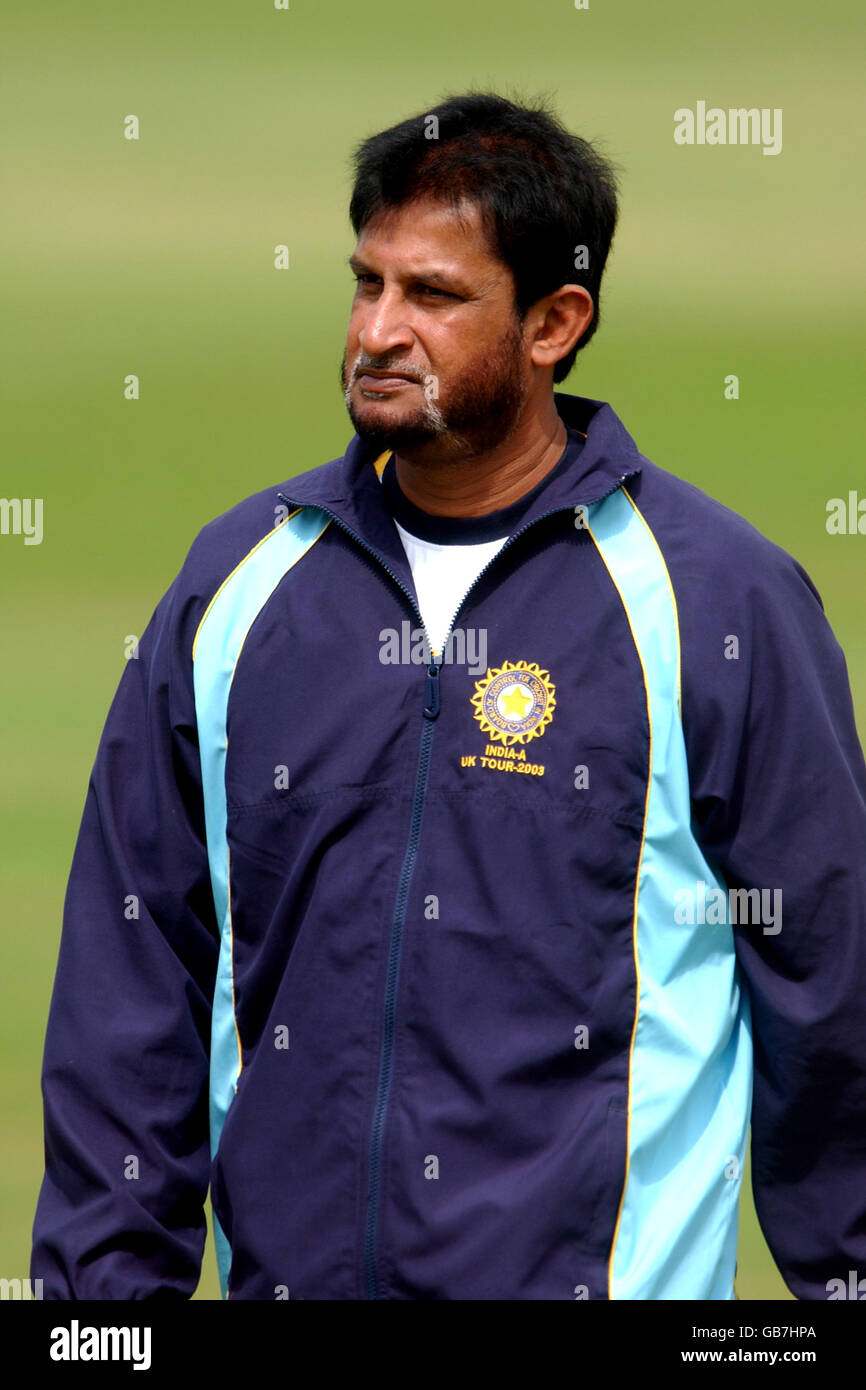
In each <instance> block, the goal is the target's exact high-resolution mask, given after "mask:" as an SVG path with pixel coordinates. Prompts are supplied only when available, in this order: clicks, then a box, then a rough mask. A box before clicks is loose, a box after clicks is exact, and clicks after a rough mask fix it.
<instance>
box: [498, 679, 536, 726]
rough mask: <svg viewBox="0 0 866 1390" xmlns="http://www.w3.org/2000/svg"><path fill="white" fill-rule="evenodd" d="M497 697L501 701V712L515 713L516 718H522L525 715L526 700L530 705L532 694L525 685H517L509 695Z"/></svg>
mask: <svg viewBox="0 0 866 1390" xmlns="http://www.w3.org/2000/svg"><path fill="white" fill-rule="evenodd" d="M499 698H500V700H501V701H502V712H503V714H516V715H517V718H518V719H523V718H524V717H525V715H526V710H527V701H529V704H530V705H531V704H532V702H533V699H534V696H533V695H532V694H531V693H530V692H529V691H528V690H527V689H526V686H525V685H518V686H516V687H515V689H514V690H512V691H511V693H510V694H509V695H500V697H499Z"/></svg>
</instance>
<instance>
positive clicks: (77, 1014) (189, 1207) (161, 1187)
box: [31, 580, 218, 1299]
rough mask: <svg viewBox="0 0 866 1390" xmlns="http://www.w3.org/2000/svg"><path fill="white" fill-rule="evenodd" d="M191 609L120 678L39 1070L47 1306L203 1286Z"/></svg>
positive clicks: (201, 1009)
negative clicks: (53, 1302)
mask: <svg viewBox="0 0 866 1390" xmlns="http://www.w3.org/2000/svg"><path fill="white" fill-rule="evenodd" d="M195 607H196V604H195V603H192V602H190V601H186V602H184V601H183V600H182V599H181V598H180V586H179V580H175V582H174V584H173V585H172V586H171V588H170V589H169V590H168V592H167V594H166V595H165V596H164V598H163V599H162V601H161V602H160V604H159V605H158V607H157V609H156V611H155V613H154V615H153V617H152V618H151V620H150V623H149V624H148V626H147V628H146V630H145V632H144V633H143V635H142V637H141V640H140V642H139V645H138V655H137V657H131V658H130V659H129V660H128V661H127V665H126V669H125V671H124V673H123V676H122V678H121V680H120V684H119V686H118V689H117V693H116V695H115V697H114V701H113V703H112V705H111V709H110V711H109V714H108V718H107V721H106V724H105V728H104V730H103V733H102V738H101V741H100V743H99V747H98V751H97V755H96V760H95V764H94V767H93V771H92V775H91V778H90V783H89V786H88V790H87V796H86V801H85V806H84V813H83V817H82V820H81V826H80V830H79V834H78V839H77V843H76V847H75V851H74V856H73V861H72V867H71V871H70V876H69V881H68V887H67V892H66V899H65V904H64V914H63V928H62V934H61V943H60V953H59V959H58V964H57V971H56V976H55V981H54V989H53V994H52V999H51V1006H50V1011H49V1018H48V1028H47V1035H46V1041H45V1050H44V1059H43V1069H42V1092H43V1100H44V1120H45V1174H44V1179H43V1182H42V1188H41V1192H40V1195H39V1201H38V1206H37V1209H36V1216H35V1222H34V1228H33V1253H32V1263H31V1277H32V1278H35V1279H42V1280H43V1292H42V1296H43V1297H44V1298H50V1299H146V1298H162V1297H169V1298H171V1297H173V1298H189V1297H190V1296H191V1294H192V1293H193V1292H194V1290H195V1287H196V1285H197V1283H198V1279H199V1273H200V1267H201V1259H202V1252H203V1248H204V1240H205V1230H206V1224H205V1216H204V1200H205V1197H206V1193H207V1188H208V1181H209V1175H210V1158H209V1140H208V1069H209V1063H208V1057H209V1047H210V1041H209V1039H210V1012H211V1000H212V997H213V987H214V978H215V972H216V963H217V955H218V932H217V926H216V922H215V913H214V906H213V898H212V894H211V886H210V879H209V873H208V862H207V854H206V846H205V835H204V811H203V805H202V790H201V774H200V765H199V755H198V747H197V736H196V723H195V707H194V698H193V685H192V661H191V645H192V635H191V632H190V624H191V622H193V621H194V619H195V614H194V612H193V611H192V610H193V609H194V608H195Z"/></svg>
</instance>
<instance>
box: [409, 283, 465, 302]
mask: <svg viewBox="0 0 866 1390" xmlns="http://www.w3.org/2000/svg"><path fill="white" fill-rule="evenodd" d="M418 288H419V289H420V291H421V293H422V294H428V295H432V296H433V298H434V299H456V298H457V295H456V294H451V293H450V292H449V291H448V290H440V289H439V288H438V287H437V286H436V285H419V287H418Z"/></svg>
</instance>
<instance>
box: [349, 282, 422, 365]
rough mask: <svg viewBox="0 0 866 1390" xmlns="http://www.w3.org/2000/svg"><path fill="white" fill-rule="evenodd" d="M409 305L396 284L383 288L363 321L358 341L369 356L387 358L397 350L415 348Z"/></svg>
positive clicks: (368, 308) (367, 310)
mask: <svg viewBox="0 0 866 1390" xmlns="http://www.w3.org/2000/svg"><path fill="white" fill-rule="evenodd" d="M405 307H406V306H405V300H404V298H403V295H402V293H401V291H400V289H399V288H398V287H397V286H396V285H393V286H391V287H390V288H387V289H383V290H382V293H381V294H380V295H378V296H377V298H376V300H375V303H373V304H370V305H369V306H368V307H367V309H366V313H365V317H364V318H363V320H362V322H361V328H360V332H359V333H358V343H359V345H360V347H361V350H362V352H365V353H366V354H367V356H368V357H384V356H386V354H388V353H391V352H394V351H396V350H400V351H404V350H406V349H410V350H411V348H412V344H413V342H414V336H413V334H412V330H411V328H410V327H409V325H408V323H407V322H406V318H405V312H404V311H405Z"/></svg>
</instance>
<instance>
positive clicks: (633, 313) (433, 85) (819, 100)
mask: <svg viewBox="0 0 866 1390" xmlns="http://www.w3.org/2000/svg"><path fill="white" fill-rule="evenodd" d="M3 50H4V53H5V60H6V78H5V83H4V90H3V93H2V97H0V111H2V121H3V127H4V130H5V132H6V137H5V145H6V161H5V166H6V167H5V173H4V176H3V178H4V185H5V186H4V192H3V201H2V206H3V217H2V225H0V238H2V255H3V274H2V289H0V296H2V299H0V312H2V321H3V323H4V325H5V333H4V334H3V341H2V364H0V365H2V370H0V389H2V392H3V394H4V396H5V397H6V400H5V409H4V410H3V413H2V445H3V448H2V459H3V468H2V488H0V491H2V494H3V495H4V496H6V497H42V498H43V499H44V528H45V530H44V539H43V542H42V544H41V545H39V546H25V545H24V544H23V538H22V537H20V536H0V581H2V594H3V672H4V679H3V681H2V694H0V699H2V718H0V739H2V767H3V789H2V802H0V815H2V826H0V836H2V844H3V851H4V853H3V865H2V874H3V881H2V900H3V904H4V908H5V925H4V929H3V932H2V952H3V957H2V962H0V965H2V969H0V981H2V1003H0V1031H2V1058H3V1066H2V1069H0V1087H2V1116H3V1123H2V1139H0V1143H2V1149H0V1273H2V1274H3V1275H4V1276H8V1277H14V1276H25V1275H26V1274H27V1273H28V1267H29V1241H30V1228H31V1223H32V1218H33V1211H34V1208H35V1203H36V1197H37V1192H38V1187H39V1182H40V1180H41V1170H42V1130H41V1101H40V1095H39V1069H40V1060H41V1048H42V1038H43V1031H44V1025H45V1016H46V1012H47V1008H48V1002H49V995H50V989H51V983H52V979H53V972H54V966H55V961H56V953H57V945H58V938H59V929H60V920H61V911H62V903H63V894H64V889H65V881H66V876H67V873H68V870H69V863H70V859H71V855H72V850H73V846H74V841H75V835H76V832H77V828H78V820H79V817H80V814H81V810H82V807H83V803H84V794H85V790H86V786H87V779H88V775H89V771H90V767H91V764H92V760H93V756H94V754H95V750H96V744H97V741H98V738H99V733H100V730H101V727H102V722H103V720H104V718H105V714H106V712H107V709H108V705H109V703H110V700H111V697H112V694H113V692H114V689H115V686H116V684H117V681H118V680H119V678H120V675H121V672H122V669H123V664H124V655H123V654H124V640H125V638H126V636H127V635H128V634H140V633H141V632H142V630H143V628H144V626H145V625H146V623H147V620H148V618H149V617H150V614H151V612H152V610H153V608H154V607H155V605H156V602H157V600H158V598H159V597H160V596H161V594H162V593H163V592H164V590H165V589H166V588H167V587H168V585H169V583H170V582H171V580H172V578H173V577H174V575H175V573H176V571H177V570H178V568H179V567H180V564H181V562H182V560H183V558H184V555H185V553H186V550H187V548H188V546H189V544H190V543H191V541H192V539H193V537H194V535H195V534H196V532H197V531H198V530H199V528H200V527H201V526H203V525H204V524H205V522H207V521H208V520H209V519H210V518H212V517H213V516H215V515H217V514H218V513H220V512H222V511H224V510H226V509H227V508H228V507H230V506H231V505H233V503H235V502H236V501H238V500H239V499H240V498H242V497H244V496H246V495H247V494H249V493H251V492H253V491H255V490H257V489H259V488H263V487H265V486H267V485H269V484H272V483H279V482H281V481H283V480H285V479H287V478H289V477H290V476H291V475H292V474H294V473H296V472H299V471H301V470H303V469H306V468H310V467H312V466H313V465H315V464H318V463H321V462H324V461H325V460H327V459H329V458H332V457H335V456H336V455H338V454H340V453H342V452H343V449H344V447H345V445H346V443H347V441H348V439H349V438H350V436H351V426H350V424H349V421H348V417H347V416H346V414H345V410H344V406H343V401H342V397H341V395H340V392H339V389H338V386H337V372H338V364H339V360H340V356H341V353H342V346H343V337H344V333H345V323H346V316H347V311H348V306H349V300H350V293H351V290H350V286H351V279H350V275H349V272H348V270H347V269H346V268H345V265H344V261H345V257H346V256H347V255H348V253H349V251H350V250H351V249H352V245H353V238H352V236H351V232H350V229H349V224H348V219H347V216H346V207H347V202H348V195H349V187H350V183H349V152H350V150H351V148H352V146H353V145H354V144H355V143H356V141H358V140H359V139H360V138H362V137H363V136H365V135H367V134H370V133H371V132H373V131H374V130H377V129H380V128H382V127H383V126H385V125H388V124H391V123H393V122H394V121H396V120H398V119H402V118H404V117H405V116H408V115H411V114H414V113H417V112H423V111H425V110H427V109H429V108H430V107H431V106H432V105H434V104H435V102H436V101H438V100H440V99H441V98H442V97H443V96H445V95H447V94H448V93H450V92H455V91H461V90H465V89H467V88H468V87H470V86H474V87H482V88H490V89H494V90H498V91H501V92H503V93H504V94H505V95H512V96H513V95H517V96H518V97H519V96H521V95H526V96H532V95H537V94H540V93H547V94H548V95H549V96H550V97H551V98H552V100H553V101H554V103H555V105H556V107H557V109H558V111H559V113H560V115H561V116H562V117H563V119H564V120H565V121H566V123H567V124H568V125H569V126H570V127H571V128H572V129H573V130H575V131H576V132H577V133H579V134H581V135H583V136H585V137H587V138H589V139H593V140H598V141H599V143H600V145H601V147H602V149H603V150H604V151H605V152H606V153H607V154H609V155H610V156H612V157H613V158H614V159H615V160H616V161H618V163H619V164H620V165H621V167H622V176H621V177H622V215H621V223H620V229H619V231H618V234H617V238H616V242H615V246H614V251H613V254H612V257H611V260H610V262H609V264H608V270H607V273H606V279H605V284H604V287H603V292H602V323H601V327H600V329H599V331H598V333H597V335H596V338H595V340H594V342H593V343H592V345H591V346H590V347H589V348H587V350H586V352H585V353H581V354H580V355H579V357H578V361H577V366H576V368H575V370H574V372H573V373H572V375H571V377H570V378H569V381H568V382H567V383H566V384H565V385H564V386H563V387H562V388H560V389H565V390H569V391H572V392H574V393H577V394H581V395H586V396H592V397H596V398H600V399H603V400H608V401H610V402H611V404H612V405H613V407H614V408H615V410H616V411H617V412H618V413H619V414H620V416H621V417H622V419H623V420H624V422H625V424H626V426H627V428H628V429H629V430H630V432H631V433H632V434H633V435H634V436H635V438H636V439H637V442H638V445H639V447H640V448H641V449H642V450H643V452H644V453H646V454H648V455H649V456H650V457H651V458H653V459H654V460H655V461H656V462H657V463H659V464H661V465H662V466H663V467H665V468H668V469H670V470H672V471H674V472H676V473H679V474H680V475H682V476H684V477H686V478H688V479H690V480H691V481H693V482H694V483H696V484H697V485H698V486H700V487H702V488H704V489H705V490H706V491H707V492H709V493H711V494H712V495H713V496H715V497H718V498H720V499H721V500H722V501H723V502H725V503H726V504H727V505H728V506H730V507H732V508H734V509H735V510H736V511H738V512H740V513H741V514H743V515H745V516H746V517H748V518H749V519H750V520H751V521H752V522H754V524H755V525H756V526H758V527H759V528H760V529H761V530H762V531H763V532H764V533H765V534H766V535H768V536H770V537H771V538H772V539H773V540H774V541H776V542H778V543H779V544H780V545H782V546H784V547H785V549H787V550H789V551H790V552H791V553H793V554H794V555H795V556H796V557H797V559H798V560H800V562H801V563H802V564H803V565H804V566H805V567H806V569H807V570H808V572H809V573H810V575H811V577H812V579H813V580H814V582H815V584H816V585H817V587H818V589H819V591H820V592H821V594H822V597H823V600H824V604H825V608H826V611H827V614H828V616H829V618H830V621H831V623H832V624H833V627H834V629H835V632H836V634H837V636H838V638H839V640H840V642H841V644H842V646H843V648H844V650H845V652H846V654H847V658H848V664H849V671H850V675H851V683H852V689H853V693H854V698H855V704H856V707H857V711H858V717H859V721H860V729H861V735H862V732H863V729H864V721H866V632H864V622H863V615H864V574H866V537H864V536H833V537H831V536H829V535H828V534H827V531H826V529H825V516H826V511H825V508H826V503H827V499H828V498H830V497H835V496H843V497H844V496H846V495H847V493H848V491H849V489H852V488H858V487H859V489H860V496H861V497H862V496H866V469H864V467H863V449H862V423H861V418H860V411H859V405H860V396H861V391H862V386H861V381H860V376H859V367H860V365H861V364H862V362H863V356H864V352H863V349H864V343H863V338H862V329H861V325H862V322H863V304H862V286H863V279H862V275H860V274H859V271H860V259H859V258H860V254H861V244H862V237H861V227H862V223H863V213H864V194H863V190H862V186H860V187H858V186H857V184H856V183H855V181H854V179H853V178H852V169H854V168H856V167H859V164H860V161H861V159H862V146H861V142H860V139H859V131H860V126H861V124H862V120H863V102H862V95H861V92H862V70H863V56H864V55H863V39H862V12H861V9H860V7H859V6H858V5H856V4H855V3H853V0H849V3H837V4H835V5H833V6H832V7H828V6H821V5H814V4H812V3H806V0H795V3H781V0H778V2H776V0H774V3H764V4H762V5H761V6H760V8H759V9H758V10H756V9H755V7H754V5H753V4H752V0H731V3H728V4H726V5H725V6H700V7H696V6H695V5H694V3H693V0H673V2H672V3H671V0H669V3H667V4H666V5H664V6H661V7H660V6H658V5H651V4H648V3H639V2H638V0H621V3H611V0H590V4H589V8H588V9H587V10H580V11H579V10H576V9H575V8H574V5H573V4H572V3H570V0H557V3H551V0H534V3H528V2H527V3H515V0H497V2H496V3H493V0H473V3H472V4H471V5H468V4H466V3H465V0H460V2H459V3H456V0H438V3H437V4H436V5H427V4H407V3H405V0H403V2H402V3H400V4H397V3H396V0H367V3H366V4H365V5H363V6H356V5H349V4H348V3H345V0H340V2H339V3H327V0H316V2H315V3H313V0H291V7H290V9H289V10H287V11H277V10H275V9H274V8H273V5H272V3H268V0H261V2H260V3H228V2H227V0H212V3H208V4H204V3H200V0H192V2H191V3H187V4H185V5H182V6H178V5H174V4H171V5H169V4H168V3H160V4H154V3H139V4H137V5H135V6H119V5H117V4H116V3H111V4H109V3H94V0H83V3H82V4H80V5H78V6H76V7H74V9H73V8H70V7H69V6H66V5H61V4H59V3H56V0H47V2H46V3H41V4H39V5H38V6H30V7H18V12H17V14H14V15H9V16H7V19H6V22H5V32H4V34H3ZM701 99H703V100H705V101H706V102H707V104H708V105H719V106H722V107H724V108H727V107H728V106H757V107H759V108H760V107H770V108H775V107H781V108H782V109H783V111H784V118H783V149H782V152H781V154H779V155H778V156H775V157H773V156H765V155H763V154H762V152H761V149H760V147H757V146H745V147H726V146H723V147H706V146H705V147H703V148H701V147H697V146H695V147H681V146H677V145H675V144H674V141H673V112H674V110H675V109H676V108H678V107H682V106H689V107H692V108H694V106H695V104H696V102H697V101H698V100H701ZM129 114H135V115H137V116H138V117H139V120H140V123H141V138H140V139H139V140H138V141H137V142H130V141H127V140H125V139H124V138H123V120H124V117H125V116H127V115H129ZM280 242H285V243H286V244H288V246H289V248H290V256H291V268H290V269H289V270H288V271H284V272H278V271H276V270H275V269H274V268H273V248H274V246H275V245H276V244H277V243H280ZM128 373H136V374H138V376H139V377H140V382H141V399H140V400H138V401H134V402H130V401H126V400H125V399H124V395H123V382H124V377H125V376H126V375H127V374H128ZM728 373H736V374H737V375H738V376H739V378H740V399H739V400H737V401H727V400H725V399H724V395H723V385H724V377H725V376H726V375H727V374H728ZM732 562H733V563H735V557H732ZM737 1288H738V1292H739V1294H740V1297H741V1298H759V1299H769V1298H779V1297H786V1296H788V1295H787V1292H786V1290H785V1287H784V1285H783V1283H782V1281H781V1279H780V1277H779V1275H778V1273H777V1271H776V1269H775V1266H774V1264H773V1261H772V1259H771V1257H770V1255H769V1252H768V1251H767V1248H766V1246H765V1244H764V1242H763V1239H762V1236H761V1234H760V1231H759V1228H758V1226H757V1223H756V1220H755V1216H754V1212H753V1208H752V1204H751V1197H750V1187H749V1176H748V1173H747V1174H746V1178H745V1181H744V1196H743V1200H742V1205H741V1240H740V1258H739V1274H738V1280H737ZM196 1297H200V1298H215V1297H218V1285H217V1280H216V1273H215V1266H214V1260H213V1250H212V1247H211V1246H210V1245H209V1248H208V1252H207V1254H206V1257H205V1265H204V1271H203V1276H202V1282H201V1285H200V1288H199V1291H198V1293H197V1295H196Z"/></svg>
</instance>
